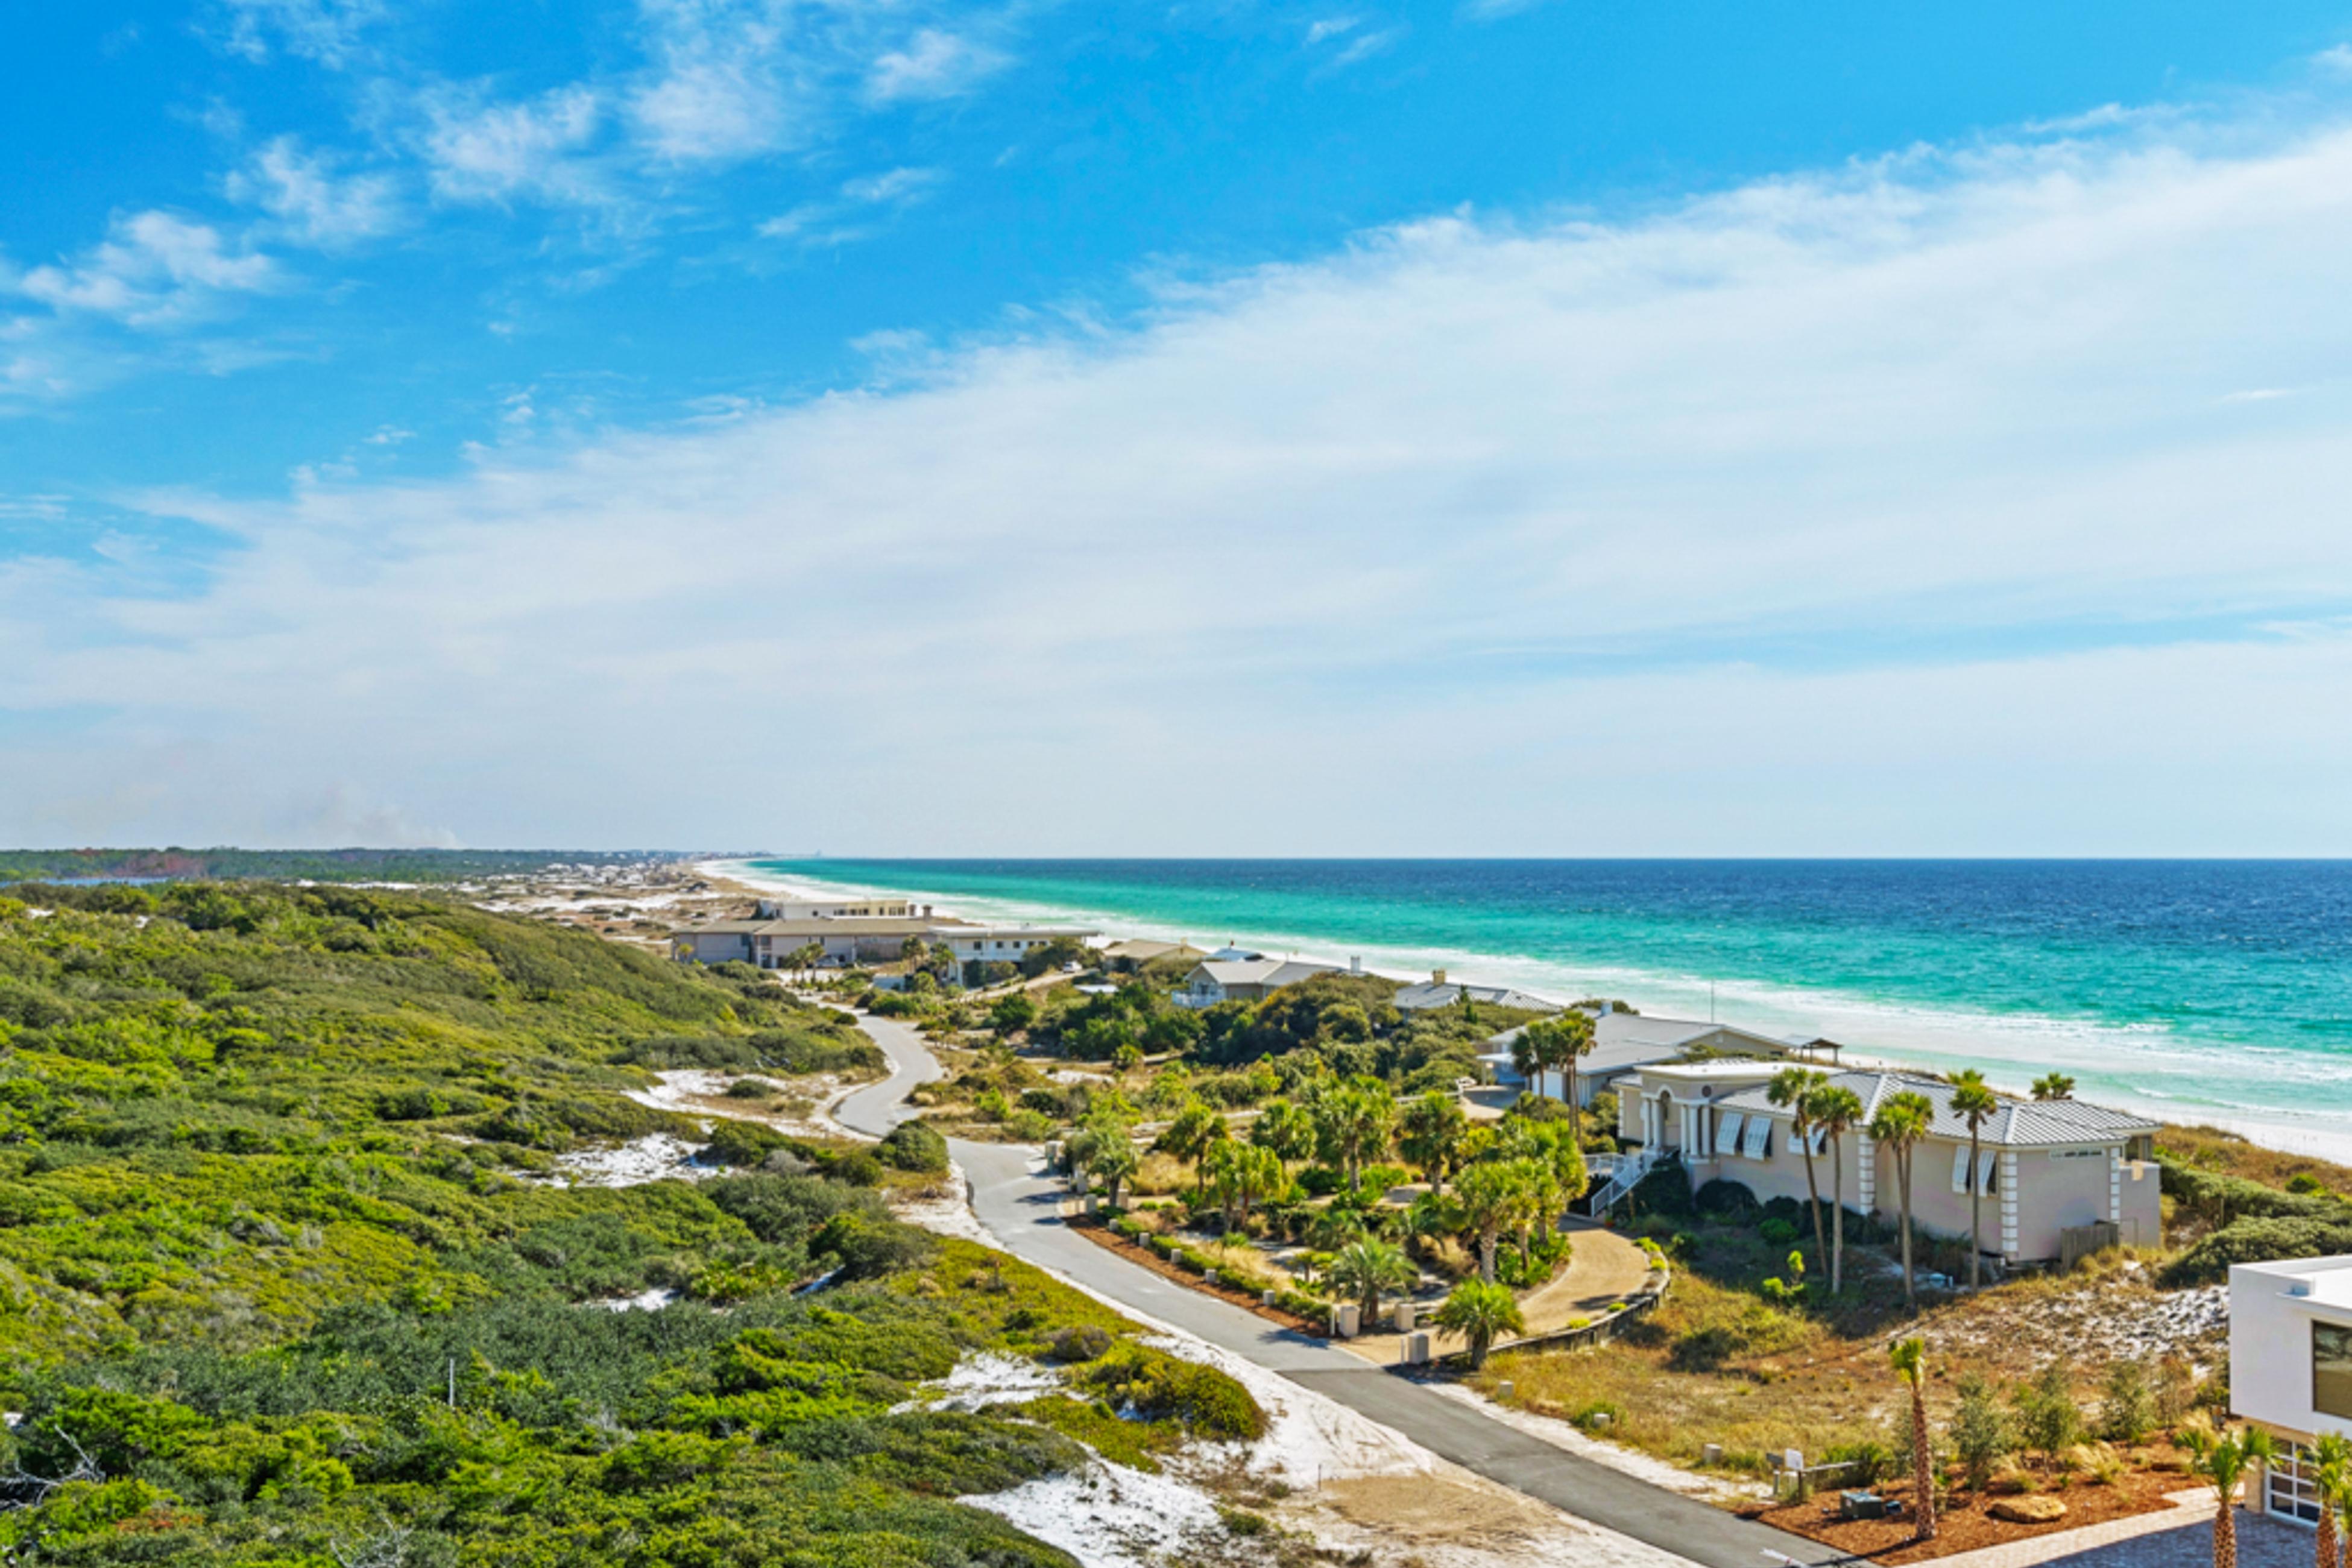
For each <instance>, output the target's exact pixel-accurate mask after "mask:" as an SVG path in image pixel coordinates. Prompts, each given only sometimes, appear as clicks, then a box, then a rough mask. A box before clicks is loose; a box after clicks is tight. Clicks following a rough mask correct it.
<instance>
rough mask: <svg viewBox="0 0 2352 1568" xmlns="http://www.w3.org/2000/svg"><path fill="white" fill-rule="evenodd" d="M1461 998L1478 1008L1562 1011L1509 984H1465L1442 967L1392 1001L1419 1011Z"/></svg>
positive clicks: (1408, 1010) (1452, 1003)
mask: <svg viewBox="0 0 2352 1568" xmlns="http://www.w3.org/2000/svg"><path fill="white" fill-rule="evenodd" d="M1465 997H1466V998H1469V1000H1470V1001H1471V1002H1473V1003H1474V1004H1475V1005H1476V1006H1478V1007H1482V1008H1513V1009H1517V1010H1518V1011H1520V1012H1530V1013H1556V1012H1559V1011H1560V1010H1562V1009H1561V1007H1560V1004H1559V1003H1558V1002H1551V1001H1546V1000H1545V999H1544V998H1541V997H1538V996H1530V995H1529V994H1528V993H1527V992H1526V991H1521V990H1515V989H1513V988H1511V987H1509V986H1468V985H1465V984H1463V983H1462V982H1461V981H1459V980H1449V979H1447V978H1446V977H1445V971H1444V970H1443V969H1438V970H1434V971H1433V972H1432V973H1431V975H1430V977H1429V978H1428V979H1427V980H1426V981H1424V982H1423V983H1422V984H1420V985H1416V986H1407V987H1405V988H1403V989H1402V990H1401V991H1399V992H1397V994H1396V997H1395V1001H1396V1005H1397V1011H1399V1012H1402V1013H1419V1012H1429V1011H1432V1010H1433V1009H1438V1008H1450V1007H1456V1006H1459V1005H1460V1004H1461V1002H1462V1000H1463V998H1465Z"/></svg>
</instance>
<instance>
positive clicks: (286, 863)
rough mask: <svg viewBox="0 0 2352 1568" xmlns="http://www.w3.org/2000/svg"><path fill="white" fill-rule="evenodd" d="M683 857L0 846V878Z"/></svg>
mask: <svg viewBox="0 0 2352 1568" xmlns="http://www.w3.org/2000/svg"><path fill="white" fill-rule="evenodd" d="M684 858H686V857H685V856H684V855H683V854H682V853H680V852H676V851H670V850H372V849H359V848H352V849H335V850H240V849H233V848H214V849H202V850H198V849H183V848H179V847H176V846H174V847H172V848H167V849H79V850H0V883H16V882H67V883H74V882H124V881H142V880H152V879H158V878H176V879H185V880H191V881H220V882H233V881H248V880H249V881H268V882H414V883H444V882H464V881H467V880H469V879H472V878H476V877H484V876H514V875H518V874H521V873H529V872H534V871H541V870H549V869H552V868H554V867H557V866H611V865H628V864H633V863H635V862H640V861H647V860H672V859H684Z"/></svg>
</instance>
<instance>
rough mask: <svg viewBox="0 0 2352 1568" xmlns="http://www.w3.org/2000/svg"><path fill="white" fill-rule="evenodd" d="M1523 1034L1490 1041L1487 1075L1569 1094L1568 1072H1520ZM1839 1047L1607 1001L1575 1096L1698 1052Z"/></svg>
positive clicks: (1484, 1058) (1588, 1096) (1757, 1053)
mask: <svg viewBox="0 0 2352 1568" xmlns="http://www.w3.org/2000/svg"><path fill="white" fill-rule="evenodd" d="M1518 1038H1519V1031H1518V1030H1516V1029H1511V1030H1504V1031H1503V1032H1502V1033H1500V1034H1498V1035H1496V1036H1495V1037H1494V1038H1493V1039H1491V1040H1487V1041H1486V1049H1485V1050H1484V1051H1480V1052H1479V1054H1478V1061H1480V1063H1481V1064H1483V1065H1484V1066H1485V1067H1486V1071H1487V1073H1488V1075H1489V1076H1491V1077H1492V1078H1493V1079H1494V1081H1495V1082H1496V1083H1498V1084H1501V1085H1502V1086H1503V1087H1505V1088H1507V1089H1512V1088H1517V1089H1526V1090H1528V1091H1530V1092H1534V1093H1538V1094H1541V1095H1543V1096H1544V1097H1545V1098H1546V1099H1549V1100H1558V1099H1559V1098H1561V1097H1562V1096H1564V1095H1566V1094H1567V1092H1568V1074H1566V1073H1565V1072H1546V1073H1544V1074H1542V1079H1543V1081H1542V1082H1540V1083H1531V1082H1528V1081H1527V1080H1526V1079H1525V1078H1524V1077H1523V1076H1522V1075H1521V1074H1520V1072H1519V1070H1518V1069H1517V1067H1516V1066H1515V1065H1513V1063H1512V1060H1511V1058H1512V1052H1513V1047H1514V1046H1515V1045H1516V1044H1517V1040H1518ZM1836 1051H1837V1047H1836V1046H1834V1045H1832V1044H1831V1043H1830V1042H1828V1041H1827V1040H1819V1041H1815V1042H1814V1043H1813V1044H1812V1045H1811V1046H1805V1047H1800V1046H1797V1045H1794V1044H1791V1043H1790V1041H1788V1040H1774V1039H1773V1038H1772V1037H1771V1036H1770V1035H1769V1034H1758V1033H1757V1032H1756V1031H1755V1030H1746V1029H1739V1028H1737V1027H1736V1026H1734V1025H1731V1024H1727V1023H1712V1022H1700V1021H1699V1020H1697V1019H1670V1018H1653V1017H1651V1016H1649V1015H1648V1014H1644V1013H1629V1012H1626V1011H1624V1010H1623V1009H1620V1008H1614V1007H1612V1006H1610V1005H1609V1004H1608V1003H1606V1002H1603V1003H1601V1006H1600V1009H1599V1010H1598V1011H1597V1012H1595V1013H1594V1014H1593V1017H1592V1050H1591V1052H1590V1053H1589V1054H1587V1055H1586V1056H1585V1057H1583V1058H1582V1059H1581V1060H1580V1061H1578V1062H1577V1064H1576V1097H1577V1100H1578V1101H1579V1102H1580V1103H1581V1104H1584V1105H1588V1106H1589V1105H1591V1103H1592V1097H1593V1096H1594V1095H1595V1094H1598V1093H1600V1092H1601V1091H1603V1090H1615V1089H1616V1088H1617V1087H1618V1086H1619V1083H1620V1082H1621V1081H1622V1079H1624V1078H1625V1077H1626V1076H1627V1075H1628V1074H1630V1073H1632V1072H1633V1071H1635V1070H1636V1069H1638V1068H1643V1067H1647V1066H1651V1065H1653V1064H1654V1063H1658V1062H1666V1061H1683V1060H1685V1059H1686V1058H1689V1057H1694V1056H1741V1057H1782V1056H1788V1055H1790V1054H1809V1055H1819V1054H1822V1053H1824V1052H1825V1053H1828V1054H1830V1055H1832V1056H1834V1054H1835V1052H1836Z"/></svg>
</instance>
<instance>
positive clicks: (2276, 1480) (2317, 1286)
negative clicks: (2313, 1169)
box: [2230, 1257, 2352, 1525]
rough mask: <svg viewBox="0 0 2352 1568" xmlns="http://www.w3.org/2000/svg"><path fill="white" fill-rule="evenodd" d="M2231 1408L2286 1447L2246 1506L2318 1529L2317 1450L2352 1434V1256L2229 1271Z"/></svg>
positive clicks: (2259, 1479) (2244, 1266)
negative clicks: (2330, 1437)
mask: <svg viewBox="0 0 2352 1568" xmlns="http://www.w3.org/2000/svg"><path fill="white" fill-rule="evenodd" d="M2230 1411H2231V1414H2232V1415H2234V1416H2237V1417H2238V1418H2239V1419H2241V1420H2244V1421H2251V1422H2252V1423H2253V1424H2254V1425H2255V1426H2257V1427H2264V1428H2266V1429H2268V1431H2269V1432H2270V1434H2271V1437H2273V1439H2274V1440H2275V1441H2276V1443H2277V1445H2278V1452H2277V1454H2276V1456H2275V1457H2274V1458H2273V1459H2272V1460H2271V1462H2270V1463H2269V1464H2268V1465H2267V1466H2265V1467H2263V1471H2262V1473H2261V1474H2259V1475H2257V1476H2256V1477H2255V1478H2254V1479H2253V1483H2252V1490H2251V1492H2250V1493H2249V1496H2248V1500H2249V1501H2250V1502H2252V1503H2253V1504H2254V1505H2255V1506H2257V1507H2259V1508H2260V1509H2261V1510H2262V1511H2263V1512H2265V1513H2267V1514H2269V1515H2271V1516H2272V1517H2273V1518H2274V1519H2284V1520H2292V1521H2294V1522H2296V1523H2298V1524H2310V1525H2316V1524H2317V1523H2318V1522H2319V1510H2320V1506H2321V1504H2320V1500H2319V1490H2318V1488H2317V1487H2316V1486H2315V1484H2314V1476H2313V1473H2312V1471H2313V1463H2312V1444H2313V1443H2314V1441H2315V1439H2316V1438H2317V1437H2318V1436H2319V1434H2321V1433H2322V1432H2337V1433H2341V1434H2343V1435H2344V1436H2346V1437H2352V1257H2347V1258H2293V1259H2288V1260H2284V1261H2281V1262H2275V1263H2236V1264H2232V1265H2231V1268H2230Z"/></svg>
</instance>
